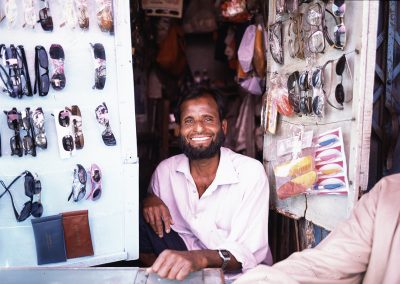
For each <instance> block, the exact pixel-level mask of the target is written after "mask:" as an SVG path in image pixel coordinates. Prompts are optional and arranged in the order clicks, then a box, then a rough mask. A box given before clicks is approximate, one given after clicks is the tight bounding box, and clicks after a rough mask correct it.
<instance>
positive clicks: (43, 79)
mask: <svg viewBox="0 0 400 284" xmlns="http://www.w3.org/2000/svg"><path fill="white" fill-rule="evenodd" d="M49 88H50V77H49V58H48V56H47V52H46V49H45V48H44V47H43V46H41V45H37V46H36V47H35V87H34V90H33V92H34V93H35V94H36V92H37V91H39V96H41V97H43V96H46V95H47V94H48V93H49Z"/></svg>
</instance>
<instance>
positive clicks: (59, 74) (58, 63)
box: [49, 44, 66, 91]
mask: <svg viewBox="0 0 400 284" xmlns="http://www.w3.org/2000/svg"><path fill="white" fill-rule="evenodd" d="M49 54H50V58H51V62H52V64H53V75H52V76H51V80H50V81H51V86H52V87H53V89H54V90H56V91H60V90H62V89H64V87H65V84H66V78H65V73H64V60H65V54H64V49H63V47H62V46H61V45H59V44H52V45H51V46H50V49H49Z"/></svg>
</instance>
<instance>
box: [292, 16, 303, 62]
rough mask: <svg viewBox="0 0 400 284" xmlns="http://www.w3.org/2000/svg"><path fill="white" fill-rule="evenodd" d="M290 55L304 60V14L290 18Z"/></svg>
mask: <svg viewBox="0 0 400 284" xmlns="http://www.w3.org/2000/svg"><path fill="white" fill-rule="evenodd" d="M289 21H290V23H289V28H288V36H289V44H288V49H289V55H290V57H292V58H295V57H297V58H300V59H304V42H303V39H302V34H303V14H301V13H298V14H293V15H291V16H290V18H289Z"/></svg>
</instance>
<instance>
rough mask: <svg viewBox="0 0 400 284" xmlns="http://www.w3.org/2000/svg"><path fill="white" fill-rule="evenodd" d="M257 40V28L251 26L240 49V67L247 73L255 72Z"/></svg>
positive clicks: (243, 38)
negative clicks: (254, 59)
mask: <svg viewBox="0 0 400 284" xmlns="http://www.w3.org/2000/svg"><path fill="white" fill-rule="evenodd" d="M255 38H256V26H255V25H249V26H248V27H247V28H246V31H245V32H244V34H243V37H242V41H241V42H240V45H239V49H238V59H239V63H240V66H241V67H242V69H243V71H244V72H245V73H248V72H250V71H252V70H253V65H252V60H253V55H254V42H255Z"/></svg>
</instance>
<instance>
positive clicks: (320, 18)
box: [262, 0, 379, 230]
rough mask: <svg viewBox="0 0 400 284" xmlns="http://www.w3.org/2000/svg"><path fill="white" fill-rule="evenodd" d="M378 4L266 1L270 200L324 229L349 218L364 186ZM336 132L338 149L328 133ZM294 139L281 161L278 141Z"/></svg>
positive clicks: (265, 100) (264, 123)
mask: <svg viewBox="0 0 400 284" xmlns="http://www.w3.org/2000/svg"><path fill="white" fill-rule="evenodd" d="M378 5H379V2H378V1H345V0H330V1H316V0H311V1H296V0H271V1H269V16H268V25H269V27H268V40H269V42H268V72H267V85H268V89H267V91H266V93H265V95H264V97H263V111H262V126H263V128H264V130H265V136H264V138H265V139H264V161H266V162H265V166H266V168H267V173H268V175H269V179H270V184H271V189H274V190H271V193H272V196H271V200H272V203H273V204H272V205H273V207H274V208H275V209H276V210H277V211H279V212H281V213H283V214H286V215H287V216H291V217H295V218H300V217H305V218H306V219H307V220H309V221H312V222H313V223H314V224H316V225H319V226H322V227H324V228H325V229H327V230H332V229H333V228H334V227H335V226H336V224H337V223H338V222H340V221H342V220H343V219H345V218H347V216H348V215H349V213H350V211H351V209H352V208H353V206H354V203H355V202H356V201H357V199H358V192H359V190H365V189H366V188H367V181H368V164H369V140H370V131H371V120H372V117H371V116H372V100H373V96H372V94H373V82H374V68H375V52H376V30H377V19H378ZM337 131H340V140H341V141H342V142H340V147H339V146H337V145H336V144H334V142H335V141H333V139H334V138H332V137H333V136H332V137H330V138H332V139H330V138H329V137H328V136H327V135H326V133H336V132H337ZM308 133H311V134H310V135H308ZM307 137H309V138H310V139H309V142H310V145H309V146H306V147H305V146H304V144H307V143H306V140H307V139H306V138H307ZM312 137H314V139H311V138H312ZM318 137H323V138H324V139H322V138H318ZM335 137H336V136H335ZM338 137H339V136H338ZM295 138H296V139H297V140H298V142H300V143H297V144H298V145H297V146H296V143H294V144H293V145H292V146H293V149H292V150H293V153H296V155H294V154H293V156H296V157H293V156H292V157H291V161H290V162H289V160H282V158H281V157H279V156H278V153H279V152H280V151H279V147H283V146H284V145H283V144H282V141H293V139H294V140H296V139H295ZM302 139H303V141H302ZM321 139H322V140H323V141H322V140H321ZM335 139H336V140H338V139H337V138H335ZM297 140H296V141H297ZM279 141H280V142H279ZM321 141H322V142H321ZM338 141H339V140H338ZM331 142H332V143H331ZM291 143H292V142H291ZM318 143H319V144H321V143H322V144H323V145H319V144H318ZM336 143H337V141H336ZM302 144H303V145H302ZM324 144H332V145H330V146H327V145H324ZM338 145H339V144H338ZM307 147H308V148H312V153H311V152H307V150H303V148H307ZM285 154H287V153H285ZM308 158H310V159H308ZM286 168H287V169H289V170H292V168H293V169H297V170H298V172H296V174H293V175H289V174H286V173H285V172H282V169H286ZM274 171H275V172H274ZM277 173H278V180H277V176H276V175H277ZM282 176H283V177H284V178H282ZM279 179H280V180H279Z"/></svg>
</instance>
